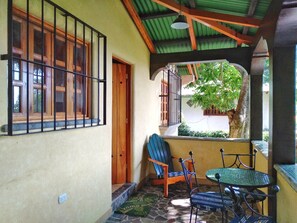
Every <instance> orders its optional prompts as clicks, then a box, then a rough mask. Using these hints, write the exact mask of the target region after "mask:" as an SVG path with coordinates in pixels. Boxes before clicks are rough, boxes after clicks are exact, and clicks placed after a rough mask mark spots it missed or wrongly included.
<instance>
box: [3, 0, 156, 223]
mask: <svg viewBox="0 0 297 223" xmlns="http://www.w3.org/2000/svg"><path fill="white" fill-rule="evenodd" d="M30 2H31V3H32V2H33V0H30ZM53 2H55V3H57V4H58V5H60V6H61V7H63V8H64V9H66V10H68V11H69V12H70V13H72V14H73V15H75V16H77V17H78V18H80V19H81V20H82V21H84V22H86V23H88V24H89V25H91V26H93V27H94V28H95V29H97V30H99V31H100V32H102V33H103V34H105V35H106V36H107V44H108V45H107V125H106V126H102V127H94V128H87V129H80V130H69V131H59V132H50V133H39V134H34V135H22V136H14V137H8V136H0V176H1V177H0V216H1V217H0V222H1V223H2V222H10V223H13V222H18V223H19V222H30V223H39V222H45V223H46V222H50V223H52V222H59V223H63V222H67V223H68V222H72V223H75V222H86V223H87V222H95V221H97V220H98V219H99V218H100V217H102V216H103V215H105V214H106V213H108V212H109V211H110V207H111V126H112V123H111V121H112V119H111V111H112V107H111V104H112V103H111V102H112V96H111V92H112V89H111V84H112V80H111V78H112V75H111V74H112V56H116V57H118V58H121V59H123V60H125V61H126V62H127V63H129V64H131V65H132V92H131V93H132V108H131V113H132V117H133V118H132V129H133V131H132V134H131V135H132V140H131V141H132V150H133V151H132V181H134V182H136V183H139V182H140V180H142V178H143V177H144V176H145V175H146V165H147V162H146V161H144V162H143V160H144V159H143V156H145V155H144V154H143V151H144V145H145V142H146V139H147V136H149V135H151V134H152V133H153V132H157V133H158V125H159V114H160V113H159V112H160V109H159V106H160V105H159V104H160V101H159V88H160V81H158V80H159V77H157V79H156V81H151V80H149V51H148V49H147V47H146V45H145V44H144V42H143V40H142V38H141V36H140V35H139V33H138V31H137V29H136V27H135V25H134V24H133V22H132V20H131V19H130V17H129V15H128V14H127V12H126V10H125V9H124V7H123V5H122V3H121V1H119V0H99V1H98V0H86V1H80V0H72V1H64V0H54V1H53ZM0 3H1V7H0V33H1V34H0V35H1V39H0V54H6V53H7V34H6V33H7V31H6V30H7V27H6V24H7V22H6V9H7V0H0ZM33 4H34V3H33ZM0 72H1V75H0V86H1V87H0V96H1V97H0V104H1V106H0V122H1V124H3V123H6V117H7V110H6V107H7V102H6V100H7V86H6V82H7V61H0ZM145 160H146V159H145ZM64 192H66V193H67V194H68V200H67V201H66V202H65V203H63V204H60V205H59V204H58V195H59V194H62V193H64Z"/></svg>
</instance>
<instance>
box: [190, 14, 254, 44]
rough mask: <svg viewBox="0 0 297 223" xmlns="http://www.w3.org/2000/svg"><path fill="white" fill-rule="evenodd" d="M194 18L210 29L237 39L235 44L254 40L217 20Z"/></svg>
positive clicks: (248, 42)
mask: <svg viewBox="0 0 297 223" xmlns="http://www.w3.org/2000/svg"><path fill="white" fill-rule="evenodd" d="M194 20H196V21H197V22H200V23H202V24H203V25H205V26H208V27H209V28H211V29H214V30H216V31H217V32H219V33H222V34H224V35H226V36H228V37H230V38H232V39H234V40H236V41H237V44H238V45H240V44H242V43H246V44H251V43H252V42H253V40H254V38H253V37H251V36H247V35H243V34H241V33H237V32H236V31H234V30H233V29H230V28H228V27H226V26H224V25H222V24H220V23H218V22H214V21H210V20H204V19H198V18H194Z"/></svg>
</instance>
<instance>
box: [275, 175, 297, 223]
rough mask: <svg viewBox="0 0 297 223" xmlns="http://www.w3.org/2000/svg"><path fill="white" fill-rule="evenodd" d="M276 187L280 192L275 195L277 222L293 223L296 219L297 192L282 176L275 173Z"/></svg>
mask: <svg viewBox="0 0 297 223" xmlns="http://www.w3.org/2000/svg"><path fill="white" fill-rule="evenodd" d="M277 185H278V186H279V187H280V191H279V192H278V193H277V222H278V223H293V222H296V219H297V211H296V210H297V202H296V201H297V192H296V190H294V189H293V188H292V187H291V186H290V185H289V184H288V182H287V181H286V180H285V179H284V178H283V176H282V175H281V174H279V173H277Z"/></svg>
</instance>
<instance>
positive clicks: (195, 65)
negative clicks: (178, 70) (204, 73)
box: [193, 64, 200, 80]
mask: <svg viewBox="0 0 297 223" xmlns="http://www.w3.org/2000/svg"><path fill="white" fill-rule="evenodd" d="M199 66H200V64H193V67H194V69H193V70H194V74H195V78H196V80H198V78H199V74H198V71H197V68H198V67H199Z"/></svg>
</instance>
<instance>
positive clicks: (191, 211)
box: [190, 206, 193, 223]
mask: <svg viewBox="0 0 297 223" xmlns="http://www.w3.org/2000/svg"><path fill="white" fill-rule="evenodd" d="M192 214H193V206H191V213H190V223H191V222H192Z"/></svg>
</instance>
